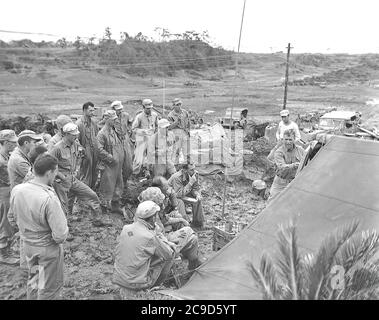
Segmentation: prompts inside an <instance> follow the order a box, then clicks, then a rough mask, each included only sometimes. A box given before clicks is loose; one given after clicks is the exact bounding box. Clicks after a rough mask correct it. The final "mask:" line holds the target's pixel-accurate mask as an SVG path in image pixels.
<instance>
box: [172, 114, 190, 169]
mask: <svg viewBox="0 0 379 320" xmlns="http://www.w3.org/2000/svg"><path fill="white" fill-rule="evenodd" d="M167 119H168V120H169V121H170V122H171V127H170V129H171V130H172V132H173V133H174V135H175V144H174V148H173V153H172V160H173V161H174V163H178V162H179V156H180V152H182V153H183V158H184V159H187V155H188V152H189V142H190V141H189V128H190V124H189V116H188V112H187V111H185V110H183V109H181V110H180V113H177V112H176V111H175V110H172V111H171V112H170V113H169V114H168V116H167Z"/></svg>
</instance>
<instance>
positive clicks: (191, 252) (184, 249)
mask: <svg viewBox="0 0 379 320" xmlns="http://www.w3.org/2000/svg"><path fill="white" fill-rule="evenodd" d="M166 237H167V239H168V240H169V241H171V242H174V243H176V244H177V249H178V250H179V252H180V254H181V255H182V256H183V258H184V259H188V260H195V259H197V258H198V248H199V245H198V239H197V236H196V234H195V232H194V231H193V230H192V228H190V227H183V228H181V229H179V230H178V231H174V232H170V233H169V234H166Z"/></svg>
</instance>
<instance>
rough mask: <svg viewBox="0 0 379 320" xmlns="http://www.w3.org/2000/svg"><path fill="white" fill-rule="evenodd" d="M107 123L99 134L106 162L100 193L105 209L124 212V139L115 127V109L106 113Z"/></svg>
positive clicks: (100, 155) (102, 156) (101, 157)
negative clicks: (122, 207)
mask: <svg viewBox="0 0 379 320" xmlns="http://www.w3.org/2000/svg"><path fill="white" fill-rule="evenodd" d="M104 119H105V125H104V127H103V128H102V129H101V130H100V132H99V133H98V135H97V143H98V149H99V158H100V161H102V162H103V163H104V171H103V172H102V175H101V180H100V187H99V194H100V199H101V206H102V208H103V209H104V210H111V211H112V212H115V213H119V214H123V212H122V210H121V207H120V198H121V194H122V190H123V181H122V180H123V179H122V166H123V163H124V147H123V141H122V140H121V139H120V138H119V136H118V135H117V133H116V130H115V128H114V123H115V121H116V120H117V119H118V118H117V114H116V112H115V111H114V110H107V111H106V112H105V113H104Z"/></svg>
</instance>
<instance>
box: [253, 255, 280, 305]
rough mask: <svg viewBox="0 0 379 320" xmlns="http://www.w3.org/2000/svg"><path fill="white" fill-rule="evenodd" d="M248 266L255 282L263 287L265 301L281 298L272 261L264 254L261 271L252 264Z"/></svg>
mask: <svg viewBox="0 0 379 320" xmlns="http://www.w3.org/2000/svg"><path fill="white" fill-rule="evenodd" d="M248 266H249V269H250V272H251V274H252V276H253V278H254V280H255V281H256V282H257V283H258V285H259V286H260V287H261V290H262V292H263V298H264V299H265V300H273V299H278V298H280V297H279V292H280V284H279V281H278V276H277V274H276V270H275V267H274V264H273V263H272V261H271V259H270V258H269V257H268V256H267V255H266V254H264V255H263V256H262V258H261V263H260V268H259V270H258V269H256V268H255V267H254V265H253V264H252V263H249V264H248Z"/></svg>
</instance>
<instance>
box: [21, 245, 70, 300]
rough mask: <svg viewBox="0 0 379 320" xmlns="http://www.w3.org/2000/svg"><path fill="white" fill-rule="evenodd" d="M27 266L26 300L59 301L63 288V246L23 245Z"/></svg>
mask: <svg viewBox="0 0 379 320" xmlns="http://www.w3.org/2000/svg"><path fill="white" fill-rule="evenodd" d="M24 247H25V254H26V262H27V266H28V282H27V287H26V291H27V299H28V300H56V299H60V298H61V297H60V295H61V291H62V288H63V282H64V276H63V269H64V259H63V245H62V244H59V245H58V244H57V245H50V246H47V247H37V246H33V245H30V244H28V243H27V242H25V243H24Z"/></svg>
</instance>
